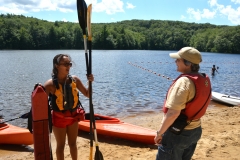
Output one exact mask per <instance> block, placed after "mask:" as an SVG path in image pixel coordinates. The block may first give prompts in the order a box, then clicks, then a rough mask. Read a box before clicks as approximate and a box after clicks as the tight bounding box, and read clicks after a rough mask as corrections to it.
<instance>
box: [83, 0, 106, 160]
mask: <svg viewBox="0 0 240 160" xmlns="http://www.w3.org/2000/svg"><path fill="white" fill-rule="evenodd" d="M91 14H92V4H90V5H89V6H88V8H87V29H88V45H89V66H88V67H89V68H88V69H89V75H90V74H92V31H91ZM89 90H90V96H89V105H90V123H92V124H93V129H94V139H95V145H96V152H95V157H94V160H103V155H102V153H101V152H100V150H99V145H98V139H97V129H96V124H95V118H94V109H93V104H92V82H89ZM90 126H91V125H90ZM90 129H91V130H92V127H91V128H90Z"/></svg>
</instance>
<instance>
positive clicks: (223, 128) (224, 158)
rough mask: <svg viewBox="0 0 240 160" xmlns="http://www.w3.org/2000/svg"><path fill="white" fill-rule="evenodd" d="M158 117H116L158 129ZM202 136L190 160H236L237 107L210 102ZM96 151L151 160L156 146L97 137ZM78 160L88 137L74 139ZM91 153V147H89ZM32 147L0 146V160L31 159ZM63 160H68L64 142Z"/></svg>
mask: <svg viewBox="0 0 240 160" xmlns="http://www.w3.org/2000/svg"><path fill="white" fill-rule="evenodd" d="M161 118H162V113H161V111H159V112H155V113H150V114H143V115H139V116H137V117H127V118H120V119H121V120H122V121H124V122H128V123H132V124H135V125H139V126H143V127H146V128H151V129H153V130H156V129H158V126H159V124H160V121H161ZM202 128H203V134H202V137H201V139H200V141H199V142H198V145H197V148H196V151H195V153H194V155H193V157H192V159H193V160H212V159H214V160H238V159H240V156H239V152H240V107H229V106H225V105H219V104H216V103H214V102H211V103H210V107H209V108H208V109H207V112H206V114H205V116H204V117H203V118H202ZM98 139H99V148H100V151H101V153H102V154H103V157H104V160H115V159H121V160H149V159H152V160H154V159H155V156H156V153H157V147H156V146H155V145H146V144H141V143H136V142H132V141H128V140H124V139H118V138H113V137H107V136H101V135H98ZM51 141H52V148H53V153H54V154H53V157H54V159H56V155H55V151H54V150H55V147H56V142H55V139H54V136H53V135H52V136H51ZM77 146H78V159H79V160H88V159H89V153H90V147H89V146H90V145H89V134H88V133H86V132H81V131H80V132H79V136H78V138H77ZM93 153H95V146H94V147H93ZM32 159H34V153H33V145H30V146H15V145H0V160H32ZM65 160H71V156H70V152H69V148H68V145H67V142H66V147H65Z"/></svg>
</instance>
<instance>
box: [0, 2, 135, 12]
mask: <svg viewBox="0 0 240 160" xmlns="http://www.w3.org/2000/svg"><path fill="white" fill-rule="evenodd" d="M86 3H87V5H89V4H90V3H92V4H93V12H106V13H107V14H115V13H117V12H124V10H123V5H124V3H123V1H122V0H100V1H99V0H86ZM127 7H129V8H131V7H132V8H134V7H135V6H133V5H132V4H130V3H128V4H127ZM75 10H76V0H0V13H13V14H24V13H28V12H40V11H60V12H73V11H75Z"/></svg>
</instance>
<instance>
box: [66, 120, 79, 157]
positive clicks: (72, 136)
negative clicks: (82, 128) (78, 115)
mask: <svg viewBox="0 0 240 160" xmlns="http://www.w3.org/2000/svg"><path fill="white" fill-rule="evenodd" d="M67 135H68V145H69V147H70V153H71V156H72V160H77V157H78V155H77V135H78V122H74V123H73V124H72V125H70V126H67Z"/></svg>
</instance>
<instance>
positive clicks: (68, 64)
mask: <svg viewBox="0 0 240 160" xmlns="http://www.w3.org/2000/svg"><path fill="white" fill-rule="evenodd" d="M59 65H63V66H65V67H68V66H70V67H72V62H69V63H60V64H59Z"/></svg>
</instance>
